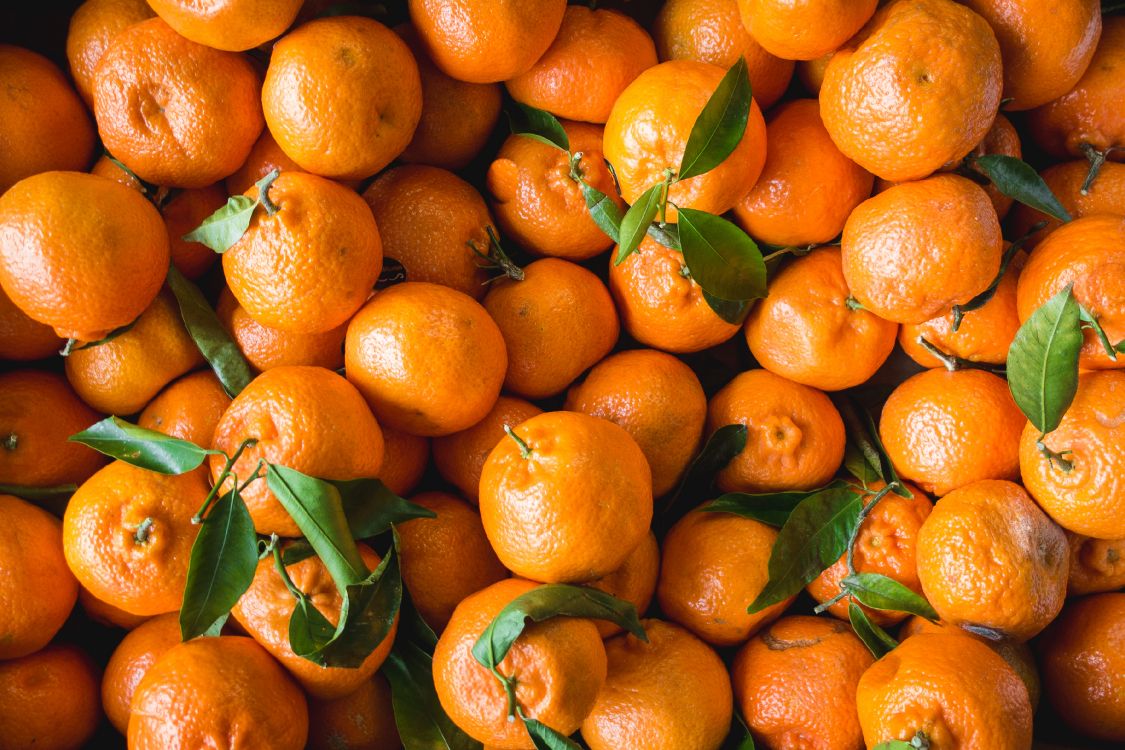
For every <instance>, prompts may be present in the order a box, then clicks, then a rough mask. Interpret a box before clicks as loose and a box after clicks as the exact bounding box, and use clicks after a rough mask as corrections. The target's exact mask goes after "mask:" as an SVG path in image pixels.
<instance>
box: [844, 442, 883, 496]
mask: <svg viewBox="0 0 1125 750" xmlns="http://www.w3.org/2000/svg"><path fill="white" fill-rule="evenodd" d="M844 470H845V471H847V472H848V473H849V474H851V475H852V476H853V477H855V478H856V479H857V480H858V481H859V483H860V484H862V485H863V486H864V487H866V486H867V485H869V484H871V483H872V482H875V481H878V480H879V479H880V477H879V471H878V470H877V469H876V468H875V467H874V466H872V465H871V464H870V463H868V461H867V458H866V457H865V456H864V455H863V451H861V450H860V449H859V448H858V447H857V446H856V444H855V443H853V442H851V441H850V440H849V441H848V442H847V444H846V445H845V446H844Z"/></svg>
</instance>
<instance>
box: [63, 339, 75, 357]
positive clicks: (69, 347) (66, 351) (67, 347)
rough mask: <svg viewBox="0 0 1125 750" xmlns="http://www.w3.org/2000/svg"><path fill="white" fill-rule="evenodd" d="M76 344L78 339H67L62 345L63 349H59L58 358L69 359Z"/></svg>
mask: <svg viewBox="0 0 1125 750" xmlns="http://www.w3.org/2000/svg"><path fill="white" fill-rule="evenodd" d="M77 343H78V339H67V340H66V343H65V344H63V348H62V349H59V356H60V357H69V356H70V353H71V352H72V351H74V345H75V344H77Z"/></svg>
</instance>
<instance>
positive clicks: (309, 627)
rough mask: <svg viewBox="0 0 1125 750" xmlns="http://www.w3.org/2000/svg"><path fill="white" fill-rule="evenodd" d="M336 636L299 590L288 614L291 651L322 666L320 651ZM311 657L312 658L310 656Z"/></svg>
mask: <svg viewBox="0 0 1125 750" xmlns="http://www.w3.org/2000/svg"><path fill="white" fill-rule="evenodd" d="M335 636H336V628H335V626H333V625H332V623H331V622H329V621H328V618H327V617H325V616H324V613H322V612H321V611H320V610H319V609H317V608H316V605H315V604H313V603H312V600H311V599H309V598H308V597H307V596H305V594H304V592H301V593H300V595H299V596H297V606H296V607H295V608H294V609H293V614H292V615H290V616H289V648H291V649H293V653H295V654H297V656H302V657H304V658H306V659H309V660H310V661H314V662H315V663H317V664H319V665H320V666H324V663H323V660H322V659H321V658H320V654H321V652H322V651H323V650H324V649H325V647H327V646H328V644H329V643H331V642H332V639H333V638H334V637H335ZM310 657H313V658H310Z"/></svg>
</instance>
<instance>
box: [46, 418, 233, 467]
mask: <svg viewBox="0 0 1125 750" xmlns="http://www.w3.org/2000/svg"><path fill="white" fill-rule="evenodd" d="M68 440H70V441H71V442H74V443H82V444H83V445H88V446H89V447H91V448H93V449H94V450H96V451H98V452H99V453H104V454H105V455H107V456H109V457H110V458H116V459H120V460H121V461H124V462H125V463H129V464H132V465H133V466H139V467H140V468H142V469H148V470H149V471H155V472H159V473H160V474H186V473H187V472H189V471H192V470H193V469H198V468H199V467H200V466H201V465H202V464H203V461H204V460H205V459H206V458H207V456H210V455H216V456H217V455H222V452H221V451H215V450H210V449H206V448H200V447H199V446H198V445H196V444H195V443H190V442H188V441H187V440H180V439H179V438H175V437H171V436H169V435H165V434H164V433H162V432H154V431H153V430H146V429H145V428H143V427H138V426H137V425H135V424H131V423H129V422H126V421H125V420H123V419H121V418H120V417H106V418H105V419H103V420H102V421H100V422H98V423H97V424H94V425H92V426H90V427H87V428H86V429H85V430H82V432H76V433H75V434H73V435H71V436H70V437H69V438H68Z"/></svg>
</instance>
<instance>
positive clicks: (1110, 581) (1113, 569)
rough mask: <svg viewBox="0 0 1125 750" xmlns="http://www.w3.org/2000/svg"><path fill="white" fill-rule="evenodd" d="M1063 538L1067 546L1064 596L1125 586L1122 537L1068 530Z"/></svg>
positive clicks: (1124, 548) (1124, 542) (1124, 550)
mask: <svg viewBox="0 0 1125 750" xmlns="http://www.w3.org/2000/svg"><path fill="white" fill-rule="evenodd" d="M1066 541H1067V544H1069V545H1070V579H1069V580H1068V581H1067V586H1066V594H1067V596H1082V595H1083V594H1100V593H1102V592H1105V591H1116V590H1118V589H1121V588H1125V539H1093V538H1091V537H1088V536H1082V535H1081V534H1075V533H1074V532H1073V531H1068V532H1066Z"/></svg>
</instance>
